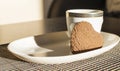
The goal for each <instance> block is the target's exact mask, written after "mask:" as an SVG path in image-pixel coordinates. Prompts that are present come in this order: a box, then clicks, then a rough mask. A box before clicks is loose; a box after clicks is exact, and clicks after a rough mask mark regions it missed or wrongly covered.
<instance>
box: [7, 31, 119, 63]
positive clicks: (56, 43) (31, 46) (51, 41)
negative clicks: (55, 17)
mask: <svg viewBox="0 0 120 71" xmlns="http://www.w3.org/2000/svg"><path fill="white" fill-rule="evenodd" d="M101 34H102V35H103V37H104V45H103V47H102V48H99V49H96V50H92V51H88V52H84V53H79V54H70V48H69V41H68V37H67V34H66V32H57V33H50V34H45V35H41V36H37V37H27V38H23V39H19V40H16V41H13V42H11V43H10V44H9V45H8V50H9V51H10V52H11V53H13V54H14V55H15V56H16V57H18V58H20V59H22V60H25V61H28V62H35V63H42V64H60V63H69V62H73V61H77V60H83V59H87V58H90V57H94V56H97V55H100V54H102V53H104V52H106V51H109V50H110V49H112V48H113V47H114V46H115V45H117V44H118V42H119V40H120V38H119V36H117V35H115V34H111V33H105V32H102V33H101Z"/></svg>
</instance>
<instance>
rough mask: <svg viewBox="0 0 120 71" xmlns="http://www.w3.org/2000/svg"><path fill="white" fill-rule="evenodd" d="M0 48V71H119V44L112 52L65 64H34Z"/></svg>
mask: <svg viewBox="0 0 120 71" xmlns="http://www.w3.org/2000/svg"><path fill="white" fill-rule="evenodd" d="M6 47H7V45H2V46H0V71H81V70H83V71H91V70H92V71H98V70H99V71H102V70H105V71H111V70H113V71H118V70H120V43H119V44H118V45H117V46H116V47H115V48H113V49H112V50H110V51H108V52H105V53H104V54H101V55H99V56H96V57H92V58H89V59H86V60H81V61H75V62H72V63H65V64H53V65H52V64H46V65H45V64H35V63H28V62H25V61H22V60H20V59H18V58H16V57H15V56H14V55H13V54H11V53H10V52H9V51H8V50H7V48H6Z"/></svg>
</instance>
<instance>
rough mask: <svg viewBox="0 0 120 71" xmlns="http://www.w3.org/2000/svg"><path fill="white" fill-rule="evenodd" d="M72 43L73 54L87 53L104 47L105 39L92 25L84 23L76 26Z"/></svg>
mask: <svg viewBox="0 0 120 71" xmlns="http://www.w3.org/2000/svg"><path fill="white" fill-rule="evenodd" d="M70 43H71V50H72V53H79V52H85V51H89V50H93V49H97V48H100V47H102V46H103V37H102V35H101V34H100V33H98V32H96V31H95V30H94V28H93V27H92V25H91V24H90V23H88V22H85V21H82V22H79V23H76V24H75V26H74V28H73V30H72V33H71V39H70Z"/></svg>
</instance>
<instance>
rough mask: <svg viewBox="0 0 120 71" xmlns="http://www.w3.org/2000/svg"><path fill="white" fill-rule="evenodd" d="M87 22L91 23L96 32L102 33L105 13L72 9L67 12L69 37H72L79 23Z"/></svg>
mask: <svg viewBox="0 0 120 71" xmlns="http://www.w3.org/2000/svg"><path fill="white" fill-rule="evenodd" d="M81 21H86V22H89V23H91V25H92V27H93V28H94V30H95V31H97V32H99V33H100V32H101V27H102V23H103V11H102V10H92V9H71V10H67V11H66V23H67V29H68V36H69V37H70V35H71V32H72V29H73V27H74V25H75V24H76V23H77V22H81Z"/></svg>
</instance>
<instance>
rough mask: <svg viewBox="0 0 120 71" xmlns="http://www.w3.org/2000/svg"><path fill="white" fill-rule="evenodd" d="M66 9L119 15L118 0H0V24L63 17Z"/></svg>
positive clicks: (119, 1)
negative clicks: (97, 10) (96, 10)
mask: <svg viewBox="0 0 120 71" xmlns="http://www.w3.org/2000/svg"><path fill="white" fill-rule="evenodd" d="M68 9H100V10H104V15H105V16H113V17H120V0H0V24H11V23H17V22H26V21H35V20H40V19H45V18H55V17H64V16H65V11H66V10H68Z"/></svg>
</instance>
